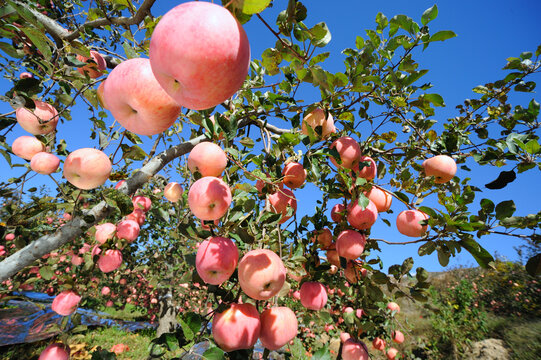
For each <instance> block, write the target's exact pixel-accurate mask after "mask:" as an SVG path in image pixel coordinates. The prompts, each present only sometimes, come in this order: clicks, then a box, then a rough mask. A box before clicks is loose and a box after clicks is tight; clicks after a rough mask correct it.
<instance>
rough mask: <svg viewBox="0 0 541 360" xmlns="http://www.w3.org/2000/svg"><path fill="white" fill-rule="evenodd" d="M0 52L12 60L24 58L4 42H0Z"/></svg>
mask: <svg viewBox="0 0 541 360" xmlns="http://www.w3.org/2000/svg"><path fill="white" fill-rule="evenodd" d="M0 50H2V51H3V52H5V53H6V54H8V55H9V56H11V57H13V58H16V59H20V58H22V57H24V54H23V53H22V52H20V53H19V51H17V49H15V48H14V47H13V46H11V45H10V44H7V43H5V42H0Z"/></svg>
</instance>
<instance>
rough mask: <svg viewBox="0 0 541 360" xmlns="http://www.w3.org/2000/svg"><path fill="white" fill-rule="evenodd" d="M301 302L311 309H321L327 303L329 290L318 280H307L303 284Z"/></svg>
mask: <svg viewBox="0 0 541 360" xmlns="http://www.w3.org/2000/svg"><path fill="white" fill-rule="evenodd" d="M300 291H301V304H302V305H303V306H304V307H305V308H307V309H310V310H316V311H318V310H321V309H323V308H324V307H325V304H327V290H326V289H325V286H323V285H322V284H321V283H319V282H317V281H307V282H305V283H303V284H302V285H301V290H300Z"/></svg>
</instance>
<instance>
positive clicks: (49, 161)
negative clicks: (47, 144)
mask: <svg viewBox="0 0 541 360" xmlns="http://www.w3.org/2000/svg"><path fill="white" fill-rule="evenodd" d="M58 166H60V159H59V158H58V156H56V155H54V154H51V153H48V152H44V151H42V152H39V153H37V154H36V155H34V156H32V160H31V161H30V168H31V169H32V170H34V171H35V172H37V173H38V174H42V175H49V174H52V173H54V172H55V171H56V170H57V169H58Z"/></svg>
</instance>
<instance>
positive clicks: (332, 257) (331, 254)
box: [326, 244, 340, 267]
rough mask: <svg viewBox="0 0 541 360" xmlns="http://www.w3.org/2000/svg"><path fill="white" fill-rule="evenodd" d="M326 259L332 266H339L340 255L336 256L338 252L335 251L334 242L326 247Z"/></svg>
mask: <svg viewBox="0 0 541 360" xmlns="http://www.w3.org/2000/svg"><path fill="white" fill-rule="evenodd" d="M326 254H327V261H328V262H329V263H330V264H333V265H334V266H337V267H340V257H339V256H338V253H337V252H336V246H335V244H332V245H331V246H330V247H329V248H328V249H327V253H326Z"/></svg>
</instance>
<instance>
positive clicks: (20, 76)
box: [19, 72, 34, 79]
mask: <svg viewBox="0 0 541 360" xmlns="http://www.w3.org/2000/svg"><path fill="white" fill-rule="evenodd" d="M31 77H34V75H32V74H30V73H29V72H22V73H21V74H20V75H19V79H28V78H31Z"/></svg>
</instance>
